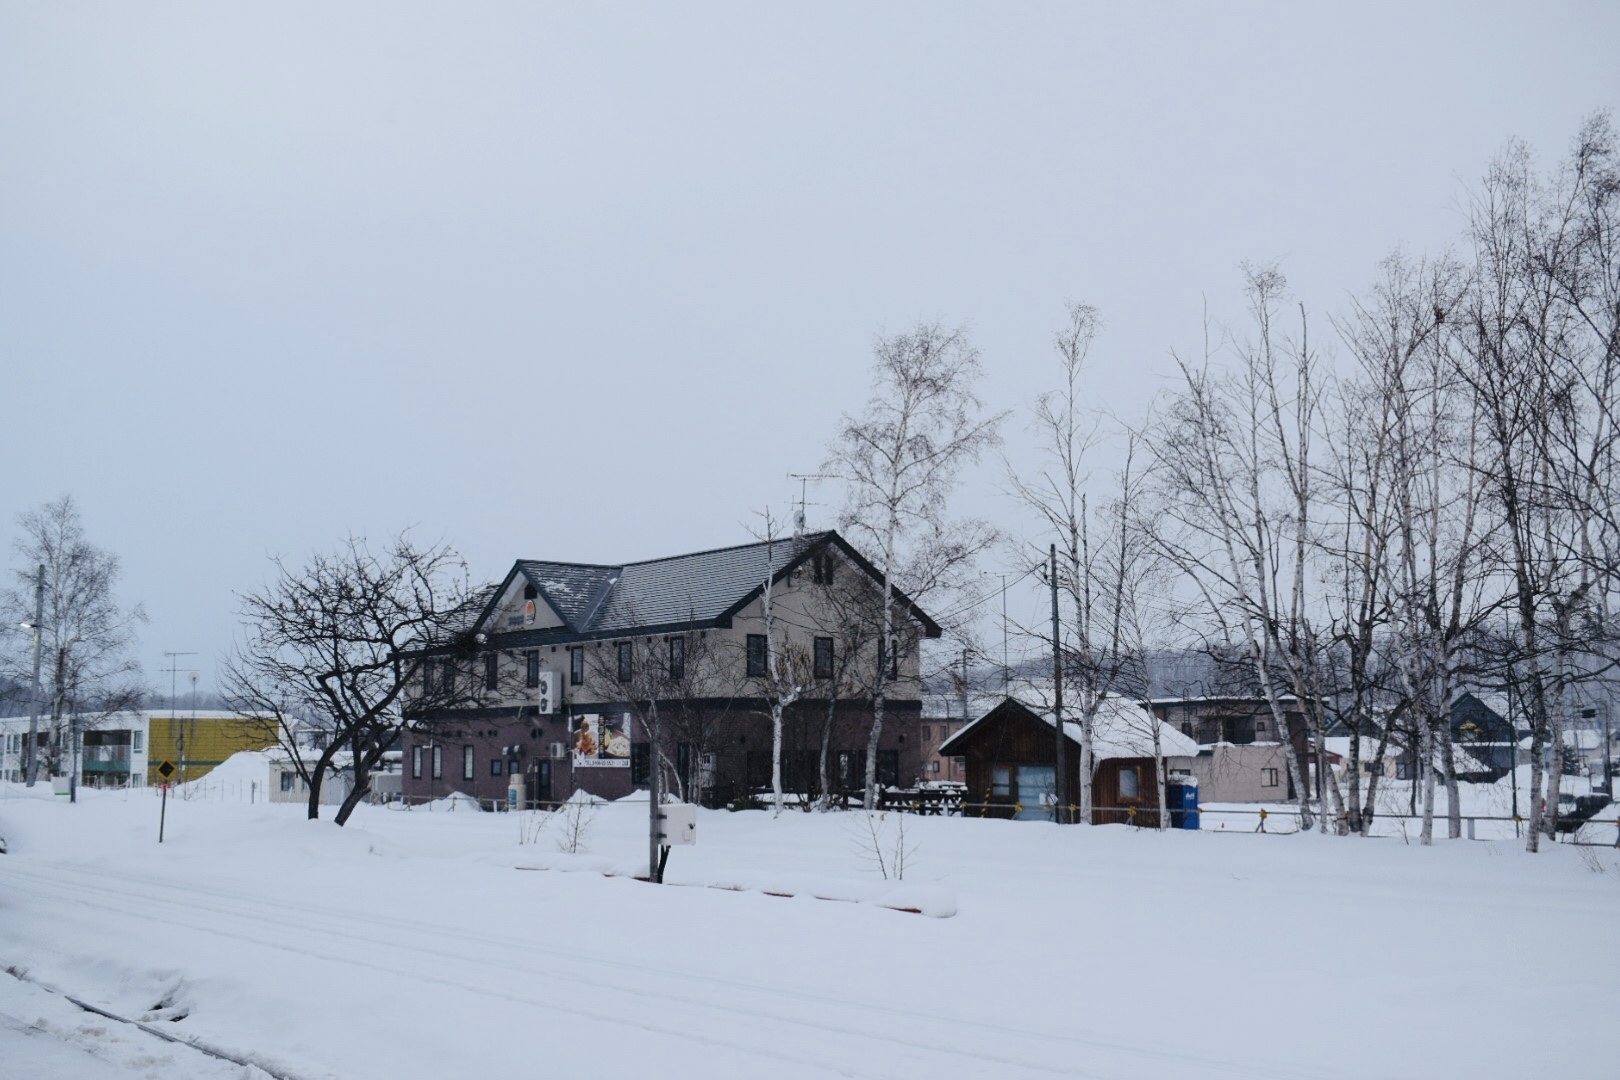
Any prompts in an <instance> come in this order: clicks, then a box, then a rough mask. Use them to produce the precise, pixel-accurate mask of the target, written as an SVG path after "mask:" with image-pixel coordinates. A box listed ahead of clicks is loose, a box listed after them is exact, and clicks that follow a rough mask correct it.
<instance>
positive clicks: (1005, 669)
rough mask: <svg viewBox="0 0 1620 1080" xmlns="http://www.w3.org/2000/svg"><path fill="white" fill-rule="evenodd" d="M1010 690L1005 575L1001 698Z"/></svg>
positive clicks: (1003, 580)
mask: <svg viewBox="0 0 1620 1080" xmlns="http://www.w3.org/2000/svg"><path fill="white" fill-rule="evenodd" d="M1011 690H1012V668H1011V667H1009V666H1008V663H1007V575H1006V574H1002V575H1001V696H1002V697H1006V696H1007V695H1008V694H1009V693H1010V692H1011Z"/></svg>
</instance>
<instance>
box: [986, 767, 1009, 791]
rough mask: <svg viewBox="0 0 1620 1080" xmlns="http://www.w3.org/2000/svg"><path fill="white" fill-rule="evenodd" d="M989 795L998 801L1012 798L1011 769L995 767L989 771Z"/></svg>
mask: <svg viewBox="0 0 1620 1080" xmlns="http://www.w3.org/2000/svg"><path fill="white" fill-rule="evenodd" d="M990 794H991V795H993V796H995V797H996V798H1000V799H1010V798H1012V769H1011V768H1009V767H1008V766H1006V765H996V766H993V767H992V768H991V769H990Z"/></svg>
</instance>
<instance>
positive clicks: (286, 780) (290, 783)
mask: <svg viewBox="0 0 1620 1080" xmlns="http://www.w3.org/2000/svg"><path fill="white" fill-rule="evenodd" d="M297 782H298V774H297V773H295V772H283V773H282V774H281V790H282V791H294V790H296V788H295V787H294V785H295V784H297Z"/></svg>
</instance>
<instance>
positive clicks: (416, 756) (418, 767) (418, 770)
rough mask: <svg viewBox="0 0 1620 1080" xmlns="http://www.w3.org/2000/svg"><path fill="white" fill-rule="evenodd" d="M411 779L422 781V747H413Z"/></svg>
mask: <svg viewBox="0 0 1620 1080" xmlns="http://www.w3.org/2000/svg"><path fill="white" fill-rule="evenodd" d="M411 779H412V780H420V779H422V748H421V747H420V746H413V747H411Z"/></svg>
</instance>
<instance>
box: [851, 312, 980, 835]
mask: <svg viewBox="0 0 1620 1080" xmlns="http://www.w3.org/2000/svg"><path fill="white" fill-rule="evenodd" d="M873 360H874V363H873V374H872V395H871V397H870V398H869V399H868V401H867V404H866V408H865V409H864V411H863V412H862V413H861V414H860V415H859V416H850V415H848V414H846V415H845V416H844V418H843V421H842V424H841V426H840V430H839V433H838V436H837V438H836V439H835V440H834V442H833V445H832V451H831V457H830V458H829V460H828V462H827V464H826V471H827V472H829V473H832V474H834V475H837V476H839V477H841V478H842V479H843V480H844V482H845V485H846V493H847V505H846V507H845V511H844V514H843V526H844V529H845V530H846V531H847V532H849V533H850V534H852V535H853V536H856V537H859V538H861V539H863V540H865V541H866V542H867V543H868V544H869V545H870V547H871V549H872V550H873V551H875V552H876V553H877V566H878V570H879V571H880V574H881V577H882V602H881V604H880V607H881V611H880V614H881V630H880V632H879V638H878V645H879V648H878V656H877V664H876V671H875V672H874V674H873V681H872V687H873V692H872V728H871V732H870V734H869V735H868V737H867V753H866V778H865V795H864V800H863V801H864V805H865V806H866V808H867V809H869V810H870V809H871V808H872V807H873V806H875V805H876V799H877V749H878V742H879V739H880V737H881V735H882V731H883V714H884V703H885V697H886V688H887V685H888V682H889V680H890V679H891V678H892V675H891V672H892V671H893V670H895V664H896V662H897V661H898V660H899V657H898V655H897V649H898V646H899V644H900V642H899V639H898V635H896V633H895V617H894V607H895V604H894V600H895V595H896V593H897V591H903V592H904V593H905V594H906V595H908V596H909V597H910V599H911V600H912V601H913V602H916V603H919V604H921V603H924V602H925V601H926V600H927V599H928V596H929V594H930V593H931V592H937V591H938V590H940V589H941V588H943V587H945V586H946V585H947V584H949V583H950V581H951V579H952V577H953V576H954V575H959V574H960V573H961V572H962V571H963V569H964V568H965V567H966V565H967V564H969V563H971V561H972V559H973V557H974V556H976V555H977V554H978V553H979V552H981V551H983V550H984V549H985V547H987V546H988V544H989V542H990V540H991V536H992V533H991V530H990V529H989V528H988V527H987V526H985V525H983V524H982V523H979V522H960V521H951V520H950V519H948V518H947V516H946V513H945V507H946V503H947V500H948V498H949V496H950V494H951V492H952V491H953V490H954V489H955V487H956V486H957V483H958V482H959V480H960V477H961V473H962V470H963V469H964V468H965V467H967V466H968V465H970V464H972V463H974V462H976V461H977V460H978V459H979V457H980V455H981V454H982V453H983V452H984V451H985V450H986V449H988V448H990V447H991V446H992V445H994V443H995V441H996V428H997V426H998V424H999V423H1000V420H1001V417H1000V416H999V415H995V416H988V417H987V416H985V415H983V413H984V405H983V402H982V401H980V399H979V396H978V387H977V384H978V382H979V379H980V377H981V375H982V367H981V365H980V362H979V353H978V350H977V349H975V348H974V347H973V345H972V343H971V342H970V341H969V340H968V336H967V331H966V330H965V329H963V328H956V329H946V328H945V327H942V326H940V325H939V324H937V323H922V324H919V325H918V326H916V327H914V328H913V329H911V330H910V331H907V332H905V333H901V334H895V335H892V336H889V337H879V338H878V339H877V341H876V344H875V345H874V348H873Z"/></svg>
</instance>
